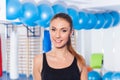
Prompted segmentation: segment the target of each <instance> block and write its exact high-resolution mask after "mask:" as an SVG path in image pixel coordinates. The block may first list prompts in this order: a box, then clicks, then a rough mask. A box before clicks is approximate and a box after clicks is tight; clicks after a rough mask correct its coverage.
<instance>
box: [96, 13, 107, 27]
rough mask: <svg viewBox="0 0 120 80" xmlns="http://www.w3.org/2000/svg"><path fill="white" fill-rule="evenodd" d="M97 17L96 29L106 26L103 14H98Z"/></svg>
mask: <svg viewBox="0 0 120 80" xmlns="http://www.w3.org/2000/svg"><path fill="white" fill-rule="evenodd" d="M95 16H96V17H97V24H96V26H95V27H94V29H100V28H102V27H103V26H104V24H105V18H104V16H103V14H101V13H96V14H95Z"/></svg>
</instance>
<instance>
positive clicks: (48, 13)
mask: <svg viewBox="0 0 120 80" xmlns="http://www.w3.org/2000/svg"><path fill="white" fill-rule="evenodd" d="M38 12H39V13H38V17H39V20H38V21H36V23H37V24H38V25H39V26H42V27H49V23H50V20H51V18H52V17H53V15H54V12H53V9H52V7H51V6H50V5H48V4H45V3H44V4H39V5H38Z"/></svg>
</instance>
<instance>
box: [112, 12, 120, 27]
mask: <svg viewBox="0 0 120 80" xmlns="http://www.w3.org/2000/svg"><path fill="white" fill-rule="evenodd" d="M110 14H111V15H112V17H113V26H116V25H118V24H119V22H120V14H119V12H117V11H111V12H110Z"/></svg>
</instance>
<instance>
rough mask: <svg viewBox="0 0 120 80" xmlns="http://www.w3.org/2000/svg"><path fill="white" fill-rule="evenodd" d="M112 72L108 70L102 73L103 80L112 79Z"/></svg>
mask: <svg viewBox="0 0 120 80" xmlns="http://www.w3.org/2000/svg"><path fill="white" fill-rule="evenodd" d="M112 75H113V72H111V71H109V72H107V73H105V74H104V75H103V80H112Z"/></svg>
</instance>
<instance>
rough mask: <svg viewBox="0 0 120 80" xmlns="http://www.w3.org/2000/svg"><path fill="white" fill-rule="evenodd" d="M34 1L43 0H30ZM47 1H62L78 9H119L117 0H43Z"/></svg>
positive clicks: (119, 4)
mask: <svg viewBox="0 0 120 80" xmlns="http://www.w3.org/2000/svg"><path fill="white" fill-rule="evenodd" d="M32 1H35V2H36V3H38V2H40V1H42V2H43V0H32ZM44 1H49V2H51V3H52V4H54V3H55V2H60V1H63V2H65V3H66V4H67V6H68V7H69V6H71V5H72V6H76V7H78V8H79V9H102V10H117V11H120V1H119V0H44Z"/></svg>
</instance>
